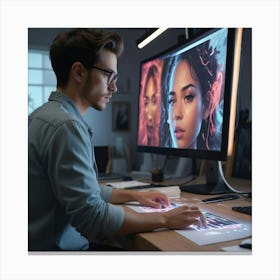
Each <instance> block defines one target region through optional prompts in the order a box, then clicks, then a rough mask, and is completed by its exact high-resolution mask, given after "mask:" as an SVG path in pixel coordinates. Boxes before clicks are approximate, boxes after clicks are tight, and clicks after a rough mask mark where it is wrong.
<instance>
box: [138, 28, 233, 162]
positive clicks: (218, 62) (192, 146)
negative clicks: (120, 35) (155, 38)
mask: <svg viewBox="0 0 280 280" xmlns="http://www.w3.org/2000/svg"><path fill="white" fill-rule="evenodd" d="M234 33H235V29H232V28H221V29H211V30H210V31H208V32H206V33H204V34H202V35H200V36H199V37H197V38H194V39H192V40H187V41H186V43H184V44H183V45H181V46H177V47H174V48H172V49H170V50H168V51H166V52H164V53H161V54H159V55H157V56H155V57H153V58H150V59H147V60H145V61H143V62H142V63H141V67H140V92H139V106H138V134H137V146H138V151H142V152H150V153H161V154H166V155H176V156H180V157H193V158H194V157H195V158H202V159H211V160H226V158H227V150H228V149H227V148H228V129H229V113H230V99H231V81H232V68H233V50H234ZM160 48H161V46H159V49H160Z"/></svg>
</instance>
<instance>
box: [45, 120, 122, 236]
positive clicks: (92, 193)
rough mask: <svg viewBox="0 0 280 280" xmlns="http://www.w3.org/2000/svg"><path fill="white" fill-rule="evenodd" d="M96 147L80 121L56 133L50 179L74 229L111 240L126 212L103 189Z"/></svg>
mask: <svg viewBox="0 0 280 280" xmlns="http://www.w3.org/2000/svg"><path fill="white" fill-rule="evenodd" d="M92 149H93V145H92V143H91V139H90V137H89V134H88V131H87V130H86V129H85V128H84V127H83V125H81V124H80V123H79V122H78V121H73V120H71V121H67V122H64V123H63V124H61V125H60V126H58V127H57V128H56V130H55V133H53V136H52V138H51V141H50V143H49V147H48V149H47V154H46V161H47V166H48V177H49V178H50V180H51V185H52V188H53V191H54V193H55V196H56V197H57V199H58V200H59V202H60V204H61V205H62V207H64V209H65V213H66V215H67V216H68V218H69V221H70V223H71V225H72V226H73V227H75V228H76V230H77V231H79V232H80V233H81V234H83V235H84V236H86V237H87V238H88V239H100V238H102V239H103V238H112V237H113V236H114V235H115V234H116V232H117V231H118V230H119V228H120V227H121V224H122V222H123V219H124V213H123V208H122V207H121V206H116V205H112V204H110V203H109V202H108V201H109V198H110V196H111V192H112V190H110V189H109V188H105V189H102V191H101V189H100V187H99V184H98V182H97V178H96V173H95V171H94V168H93V164H92V163H93V159H92V157H93V155H92Z"/></svg>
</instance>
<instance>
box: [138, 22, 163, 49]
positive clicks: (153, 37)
mask: <svg viewBox="0 0 280 280" xmlns="http://www.w3.org/2000/svg"><path fill="white" fill-rule="evenodd" d="M167 29H168V28H163V27H161V28H158V29H157V30H156V31H155V32H153V33H152V34H151V35H150V36H148V37H147V38H146V39H144V40H143V41H142V42H141V43H139V44H138V48H139V49H142V48H143V47H145V46H146V45H147V44H149V43H150V42H151V41H153V40H154V39H155V38H156V37H158V36H159V35H160V34H162V33H163V32H164V31H166V30H167Z"/></svg>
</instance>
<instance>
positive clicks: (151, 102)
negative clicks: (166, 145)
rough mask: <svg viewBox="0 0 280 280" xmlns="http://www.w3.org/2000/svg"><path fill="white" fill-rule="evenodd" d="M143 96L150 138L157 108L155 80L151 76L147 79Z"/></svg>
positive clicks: (153, 128) (153, 130)
mask: <svg viewBox="0 0 280 280" xmlns="http://www.w3.org/2000/svg"><path fill="white" fill-rule="evenodd" d="M144 98H145V112H146V120H147V122H146V123H147V126H146V128H147V134H148V138H152V137H153V134H154V132H155V122H156V110H157V95H156V86H155V80H154V78H153V77H150V78H149V80H148V81H147V87H146V92H145V95H144Z"/></svg>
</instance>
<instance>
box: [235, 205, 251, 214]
mask: <svg viewBox="0 0 280 280" xmlns="http://www.w3.org/2000/svg"><path fill="white" fill-rule="evenodd" d="M232 210H233V211H236V212H240V213H243V214H247V215H252V206H235V207H232Z"/></svg>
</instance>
